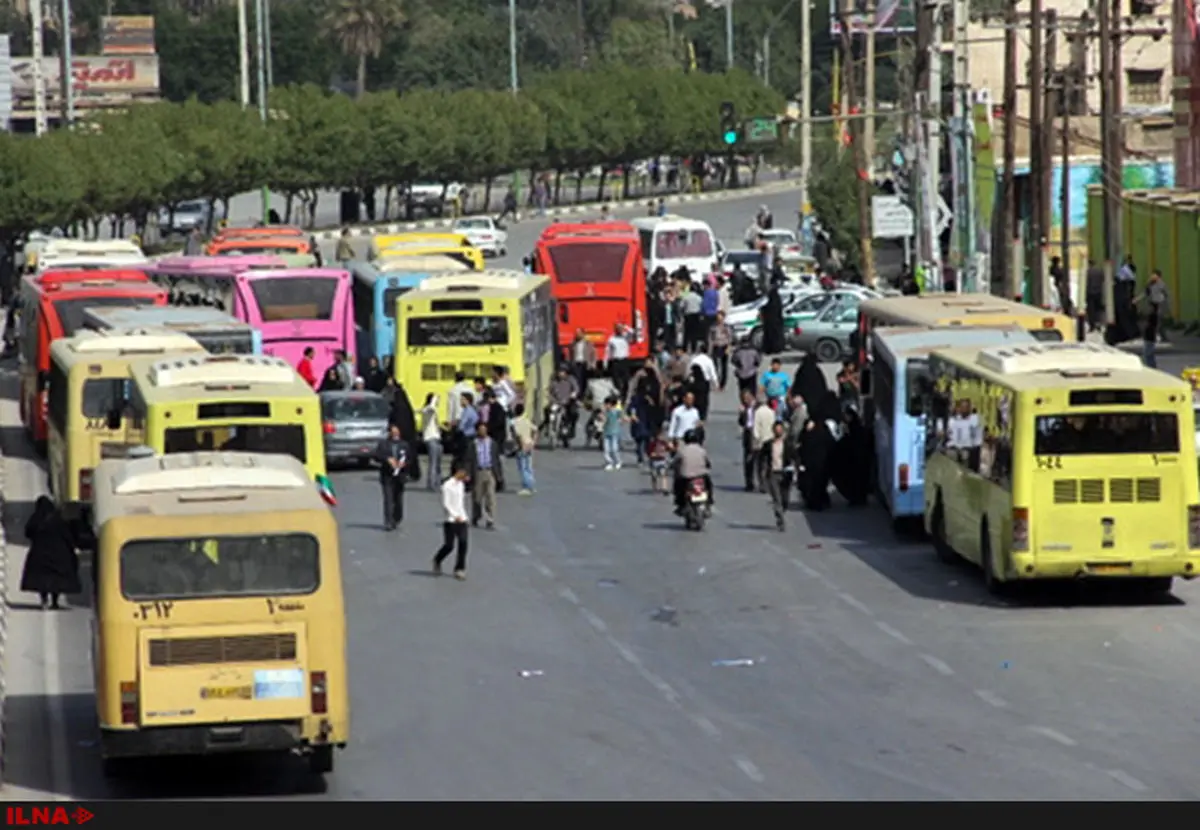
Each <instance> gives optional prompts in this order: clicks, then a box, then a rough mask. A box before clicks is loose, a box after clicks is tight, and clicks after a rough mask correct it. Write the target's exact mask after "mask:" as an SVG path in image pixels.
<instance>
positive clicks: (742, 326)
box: [725, 283, 822, 337]
mask: <svg viewBox="0 0 1200 830" xmlns="http://www.w3.org/2000/svg"><path fill="white" fill-rule="evenodd" d="M821 290H822V289H821V286H820V285H819V284H815V285H805V284H802V283H787V284H785V285H781V286H779V299H781V300H783V307H784V309H787V308H789V307H790V306H791V305H792V303H794V302H796V300H798V299H800V298H801V297H805V296H807V295H809V294H815V293H817V292H818V291H821ZM766 302H767V295H766V294H764V295H762V296H761V297H759V298H758V299H757V300H752V301H751V302H748V303H743V304H742V305H735V306H734V307H733V308H731V309H729V313H728V314H726V315H725V322H726V323H727V324H728V325H729V327H730V328H732V329H733V334H734V337H744V336H745V335H747V334H749V333H750V330H751V329H753V328H755V327H756V326H757V325H758V312H759V310H760V309H761V308H762V307H763V306H764V305H765V304H766Z"/></svg>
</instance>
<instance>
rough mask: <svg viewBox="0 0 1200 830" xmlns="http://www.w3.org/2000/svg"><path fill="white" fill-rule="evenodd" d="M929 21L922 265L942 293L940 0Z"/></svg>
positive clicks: (930, 282) (936, 0)
mask: <svg viewBox="0 0 1200 830" xmlns="http://www.w3.org/2000/svg"><path fill="white" fill-rule="evenodd" d="M930 7H931V15H932V20H931V21H930V25H931V35H932V37H931V38H930V42H929V89H928V91H927V95H928V96H929V98H928V100H927V102H926V103H927V106H928V109H927V111H926V115H925V137H926V150H925V162H924V164H923V165H922V166H921V167H919V168H918V169H921V170H923V171H924V175H925V198H924V199H923V201H922V205H923V207H924V208H925V229H926V231H927V232H928V234H929V259H928V260H927V262H926V266H927V267H926V285H927V286H936V290H938V291H942V290H943V289H944V286H945V279H944V277H943V276H942V235H941V233H940V229H939V227H938V226H939V225H940V221H939V220H940V219H941V204H942V195H941V184H942V140H941V139H942V135H941V134H942V9H943V6H942V4H941V0H932V2H931V3H930Z"/></svg>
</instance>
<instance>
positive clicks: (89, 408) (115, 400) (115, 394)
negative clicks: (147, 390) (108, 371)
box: [80, 378, 129, 418]
mask: <svg viewBox="0 0 1200 830" xmlns="http://www.w3.org/2000/svg"><path fill="white" fill-rule="evenodd" d="M81 398H82V400H81V401H80V408H81V409H82V410H83V417H85V418H109V417H110V416H114V415H120V414H122V413H123V412H124V411H125V405H126V403H127V402H128V400H129V381H127V380H122V379H120V378H93V379H91V380H85V381H84V382H83V395H82V396H81Z"/></svg>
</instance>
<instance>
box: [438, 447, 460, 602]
mask: <svg viewBox="0 0 1200 830" xmlns="http://www.w3.org/2000/svg"><path fill="white" fill-rule="evenodd" d="M466 479H467V471H466V469H465V468H464V467H463V466H462V465H461V464H459V463H457V462H456V463H455V464H454V465H452V466H451V469H450V478H448V479H446V481H445V483H444V484H442V508H443V509H444V510H445V511H446V521H445V522H444V523H443V524H442V546H441V547H440V548H438V552H437V553H436V554H434V556H433V572H434V573H435V574H437V575H438V576H441V574H442V562H444V561H446V557H447V556H449V555H450V552H451V551H455V556H454V578H455V579H466V578H467V534H468V530H467V510H466V494H467V490H466V485H465V482H466ZM455 548H457V550H455Z"/></svg>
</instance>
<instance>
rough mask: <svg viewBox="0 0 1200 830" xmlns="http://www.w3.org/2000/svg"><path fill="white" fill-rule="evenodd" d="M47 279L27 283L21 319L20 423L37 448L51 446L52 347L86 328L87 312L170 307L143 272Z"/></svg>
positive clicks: (73, 274)
mask: <svg viewBox="0 0 1200 830" xmlns="http://www.w3.org/2000/svg"><path fill="white" fill-rule="evenodd" d="M79 274H80V272H69V273H68V272H63V273H54V272H51V273H47V274H44V275H42V276H41V277H34V278H31V277H26V278H25V279H24V280H23V281H22V286H21V313H20V314H19V315H18V317H17V371H18V375H19V377H20V384H19V385H20V396H21V397H20V409H21V423H22V424H24V425H25V429H26V431H27V433H28V434H29V437H30V438H31V440H32V441H33V443H34V446H35V447H38V448H41V447H44V446H45V443H46V437H47V432H46V406H47V403H48V401H47V399H46V384H47V381H48V379H49V373H50V344H51V343H53V342H54V341H55V340H57V339H59V338H60V337H70V336H72V335H73V334H75V332H77V331H79V330H80V329H81V328H83V318H84V314H83V312H84V309H86V308H89V307H101V306H136V305H160V306H161V305H166V302H167V292H165V291H163V290H162V289H161V288H159V287H158V286H156V285H153V284H151V283H150V282H148V281H147V280H146V275H145V274H143V273H142V272H140V271H90V272H84V276H83V278H82V279H81V278H80V276H79Z"/></svg>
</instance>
